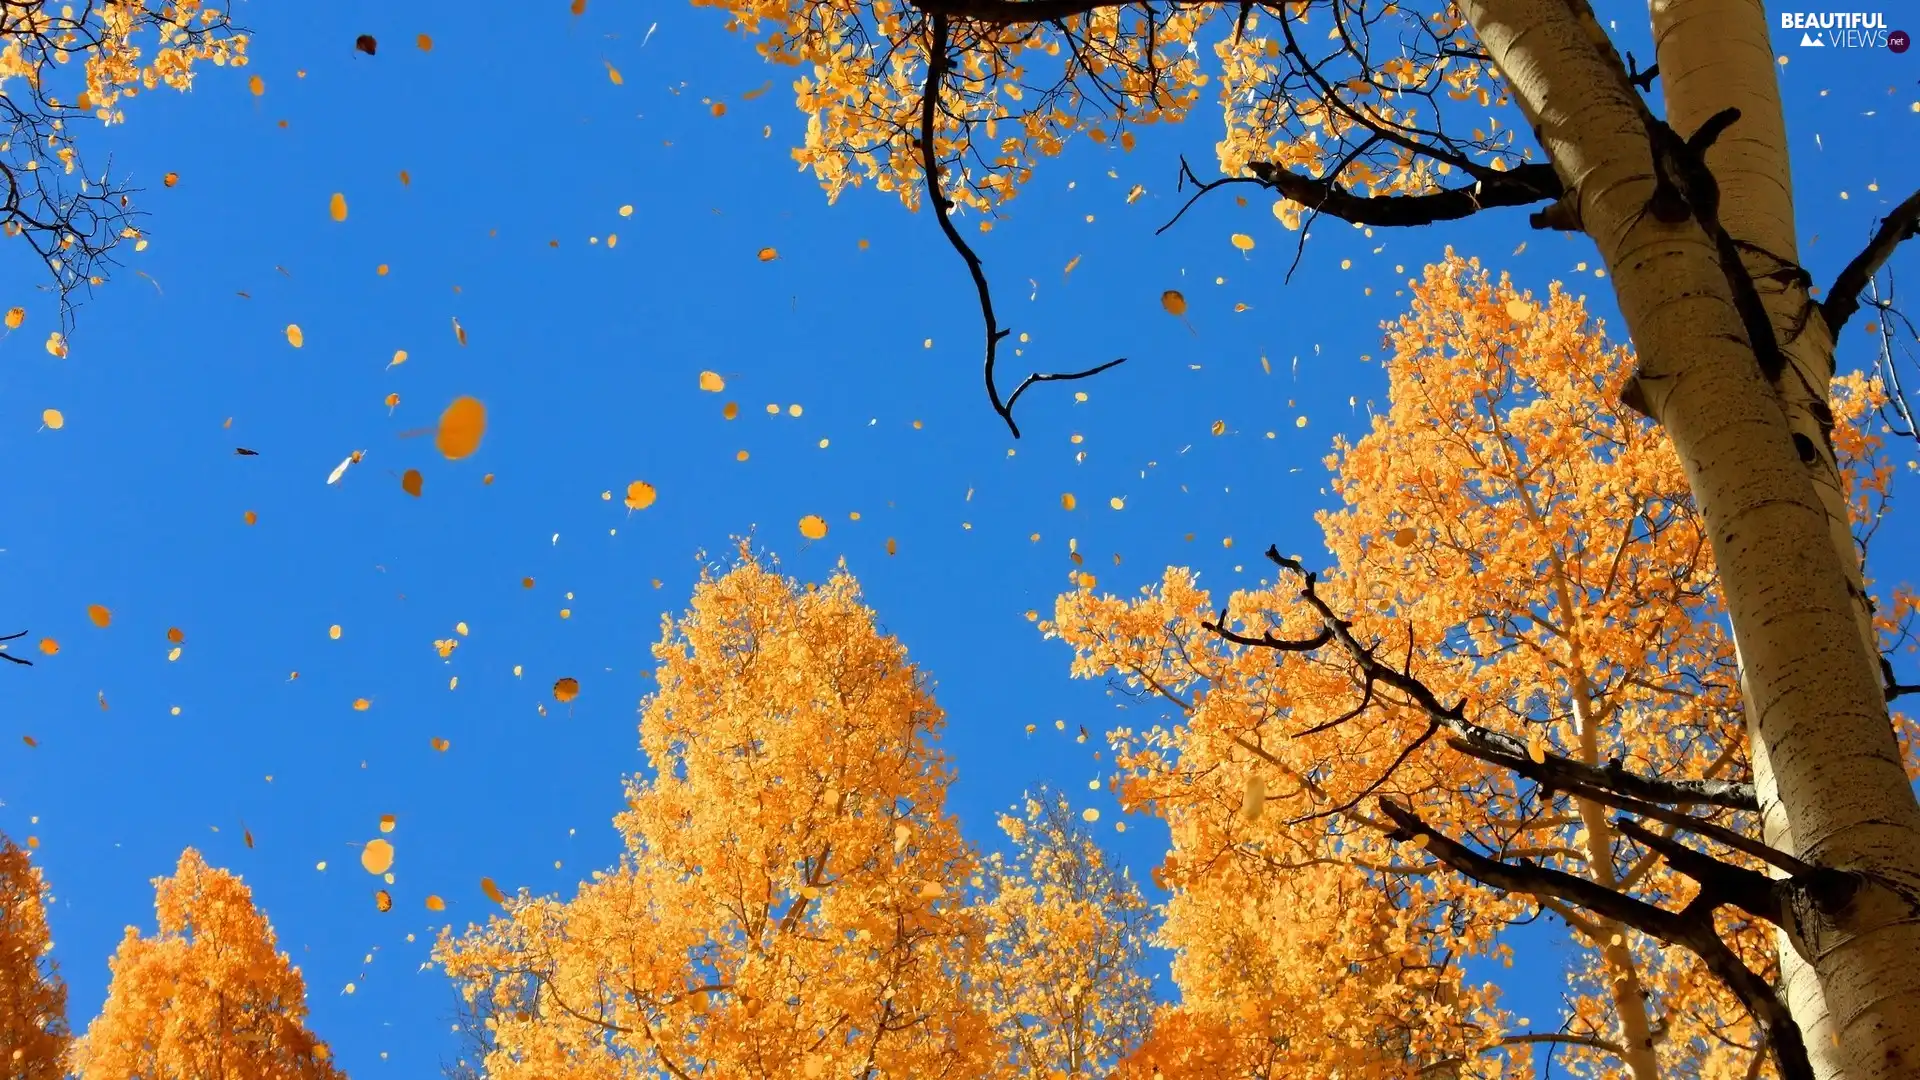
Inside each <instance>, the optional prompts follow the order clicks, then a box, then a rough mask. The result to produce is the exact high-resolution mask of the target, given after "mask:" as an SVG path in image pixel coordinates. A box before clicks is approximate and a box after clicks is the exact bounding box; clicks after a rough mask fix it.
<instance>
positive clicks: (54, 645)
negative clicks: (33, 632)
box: [40, 637, 60, 656]
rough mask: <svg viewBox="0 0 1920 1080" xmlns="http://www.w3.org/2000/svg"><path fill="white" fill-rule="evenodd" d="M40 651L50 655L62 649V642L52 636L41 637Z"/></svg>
mask: <svg viewBox="0 0 1920 1080" xmlns="http://www.w3.org/2000/svg"><path fill="white" fill-rule="evenodd" d="M40 651H41V652H42V653H44V654H46V655H48V656H52V655H53V654H55V653H57V652H59V651H60V643H59V642H57V641H55V640H53V639H52V638H50V637H43V638H41V639H40Z"/></svg>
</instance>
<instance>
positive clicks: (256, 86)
mask: <svg viewBox="0 0 1920 1080" xmlns="http://www.w3.org/2000/svg"><path fill="white" fill-rule="evenodd" d="M247 89H249V90H251V91H253V96H254V97H259V96H260V95H261V94H264V93H266V92H267V80H265V79H263V78H261V77H260V76H258V75H255V76H254V77H253V78H251V79H248V80H247Z"/></svg>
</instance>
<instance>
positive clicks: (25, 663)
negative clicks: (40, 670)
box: [0, 630, 33, 667]
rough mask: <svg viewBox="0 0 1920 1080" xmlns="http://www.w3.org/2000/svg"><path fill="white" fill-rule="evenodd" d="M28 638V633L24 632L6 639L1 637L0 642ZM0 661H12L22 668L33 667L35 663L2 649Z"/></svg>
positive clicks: (8, 636)
mask: <svg viewBox="0 0 1920 1080" xmlns="http://www.w3.org/2000/svg"><path fill="white" fill-rule="evenodd" d="M26 636H27V632H26V631H25V630H22V631H20V632H19V633H17V634H8V635H7V636H5V637H0V641H18V640H20V639H21V638H23V637H26ZM0 660H8V661H12V662H13V663H16V664H19V665H20V666H22V667H32V666H33V661H31V660H29V659H27V658H26V657H24V656H15V655H13V654H12V653H10V652H8V651H7V650H6V649H4V648H0Z"/></svg>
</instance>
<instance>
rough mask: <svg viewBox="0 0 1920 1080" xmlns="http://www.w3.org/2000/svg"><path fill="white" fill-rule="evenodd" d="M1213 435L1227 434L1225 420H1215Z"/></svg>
mask: <svg viewBox="0 0 1920 1080" xmlns="http://www.w3.org/2000/svg"><path fill="white" fill-rule="evenodd" d="M1213 433H1214V434H1215V435H1225V434H1226V433H1227V422H1226V421H1225V420H1215V421H1214V422H1213Z"/></svg>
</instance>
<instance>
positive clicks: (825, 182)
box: [693, 0, 1523, 227]
mask: <svg viewBox="0 0 1920 1080" xmlns="http://www.w3.org/2000/svg"><path fill="white" fill-rule="evenodd" d="M693 2H694V4H695V6H697V7H714V8H720V9H722V10H723V11H725V12H726V13H727V14H728V15H729V16H730V18H729V20H728V23H727V26H728V27H729V28H730V29H732V30H735V31H737V32H739V33H740V34H742V35H744V36H746V37H749V38H751V39H753V40H754V42H755V44H756V47H757V48H758V50H759V52H760V54H761V55H762V56H764V57H766V58H767V60H769V61H770V62H772V63H775V64H779V65H782V66H786V67H793V68H797V69H799V70H798V78H796V79H795V80H794V82H793V84H792V85H793V91H794V100H795V103H796V104H797V105H798V107H799V109H800V111H801V112H803V113H805V114H806V116H807V133H806V139H805V142H804V143H803V144H802V145H801V146H800V147H798V148H797V149H795V150H794V152H793V156H794V159H795V160H796V161H798V162H800V163H801V164H802V165H804V166H809V167H811V168H812V169H813V171H814V174H815V175H816V176H818V177H819V178H820V181H821V184H822V186H823V187H824V188H825V189H826V191H827V194H828V197H829V198H837V197H838V196H839V195H840V194H841V193H842V192H843V191H845V190H846V189H847V188H849V187H858V186H860V185H861V184H863V183H866V182H869V181H871V182H872V183H873V185H874V186H875V187H877V188H879V189H880V190H882V191H891V192H895V193H896V194H897V195H898V196H899V197H900V199H901V200H902V201H903V202H904V203H905V204H906V205H907V206H908V207H909V208H912V207H917V206H918V205H919V203H920V200H921V198H922V191H921V185H922V184H923V183H924V175H925V172H924V163H923V161H922V155H921V152H920V150H919V147H918V139H919V138H920V134H921V129H922V128H921V126H922V121H923V111H922V102H923V100H924V96H925V92H926V85H927V70H928V61H929V58H930V57H934V56H941V55H942V54H944V61H943V62H944V68H943V70H944V71H945V72H946V73H947V74H946V76H945V77H944V78H943V79H942V80H941V86H940V89H939V95H938V104H939V108H938V109H937V110H935V116H934V121H935V125H934V152H935V156H936V160H937V161H938V162H939V163H940V165H941V170H942V188H943V191H944V193H945V195H946V197H947V198H948V199H950V200H951V201H953V202H954V203H955V204H957V205H959V206H964V207H968V208H971V209H974V210H979V211H989V212H990V211H991V210H993V209H994V208H995V207H997V206H999V205H1000V204H1001V203H1004V202H1005V201H1007V200H1008V199H1010V198H1012V197H1013V196H1014V194H1015V193H1016V192H1017V190H1018V188H1019V186H1020V185H1021V184H1023V183H1025V182H1026V181H1027V180H1028V179H1029V178H1030V177H1031V176H1032V173H1033V169H1034V166H1035V164H1036V163H1037V162H1038V161H1039V160H1040V159H1042V158H1046V157H1052V156H1055V155H1057V154H1059V153H1060V152H1061V151H1062V150H1063V149H1064V148H1065V146H1066V144H1067V142H1068V141H1069V140H1070V139H1071V138H1073V137H1074V136H1076V135H1077V136H1080V137H1083V138H1086V139H1088V140H1090V141H1092V142H1095V143H1103V144H1104V143H1107V142H1109V141H1112V142H1115V143H1118V144H1119V145H1120V147H1121V148H1122V149H1125V150H1131V149H1133V146H1134V133H1133V129H1134V128H1135V127H1137V126H1140V125H1144V124H1154V123H1177V122H1180V121H1183V120H1185V119H1186V118H1187V117H1188V115H1189V114H1190V113H1191V112H1192V111H1193V110H1194V108H1195V107H1196V106H1198V105H1199V104H1200V102H1201V97H1202V95H1203V93H1205V92H1208V91H1211V93H1212V94H1213V95H1214V99H1215V100H1216V101H1217V102H1218V103H1219V107H1220V109H1221V113H1222V118H1223V132H1222V136H1221V139H1220V141H1219V143H1218V144H1217V147H1216V150H1217V152H1218V156H1219V161H1220V166H1221V169H1222V171H1223V172H1225V173H1227V174H1228V175H1245V174H1246V173H1247V171H1248V166H1249V165H1250V164H1252V163H1256V162H1258V163H1273V164H1276V165H1280V166H1283V167H1287V168H1292V169H1297V170H1300V171H1302V172H1306V173H1312V174H1317V173H1318V172H1319V171H1320V170H1321V169H1322V168H1326V167H1329V166H1332V165H1334V164H1336V163H1337V164H1339V166H1340V171H1339V174H1338V176H1337V177H1334V178H1332V179H1336V180H1337V181H1338V183H1339V185H1340V186H1341V187H1343V188H1345V189H1347V190H1351V191H1353V192H1356V193H1360V194H1374V195H1382V194H1390V193H1418V192H1424V191H1428V190H1431V189H1433V188H1435V187H1437V186H1439V178H1440V177H1441V176H1443V175H1444V174H1446V173H1448V172H1450V171H1451V169H1452V168H1453V166H1451V165H1449V164H1447V163H1444V162H1443V163H1439V164H1436V163H1435V162H1433V161H1431V160H1428V159H1426V158H1425V157H1419V156H1416V155H1415V154H1414V152H1413V151H1411V150H1409V149H1406V148H1405V145H1402V144H1405V143H1407V142H1408V141H1409V140H1398V141H1397V143H1396V144H1394V145H1383V144H1382V142H1381V140H1378V139H1374V140H1369V139H1368V138H1367V136H1368V135H1370V134H1371V133H1372V131H1374V130H1375V129H1383V128H1384V129H1393V128H1404V129H1405V130H1406V131H1408V132H1409V133H1412V132H1415V131H1418V130H1420V129H1422V128H1424V127H1427V126H1430V124H1431V117H1432V115H1433V111H1434V103H1435V101H1436V100H1439V99H1440V98H1442V97H1445V98H1447V99H1451V100H1454V101H1461V102H1471V103H1472V104H1471V105H1468V106H1464V107H1467V108H1475V107H1477V108H1478V110H1480V112H1481V115H1480V118H1479V123H1480V124H1481V125H1482V127H1483V128H1484V130H1481V131H1476V132H1475V138H1474V139H1473V140H1471V141H1468V140H1466V139H1465V138H1464V137H1462V138H1461V139H1460V140H1459V142H1458V143H1457V145H1456V150H1457V153H1456V154H1455V155H1454V156H1455V157H1457V158H1458V159H1459V160H1462V161H1472V162H1474V163H1475V165H1476V167H1478V166H1485V167H1488V168H1492V169H1494V170H1496V171H1499V170H1504V169H1507V168H1510V167H1512V166H1513V165H1515V164H1518V163H1520V162H1521V161H1522V160H1523V156H1522V155H1521V154H1520V153H1518V152H1516V151H1515V150H1514V149H1513V146H1512V142H1511V133H1510V132H1507V131H1502V130H1501V128H1500V124H1499V123H1498V122H1496V121H1495V120H1494V119H1492V117H1493V115H1494V113H1493V111H1492V110H1494V109H1496V108H1498V107H1500V106H1504V105H1505V104H1506V102H1505V99H1504V97H1503V91H1502V88H1501V86H1500V85H1499V83H1498V81H1497V80H1496V79H1494V78H1493V77H1491V76H1490V75H1489V74H1488V73H1487V69H1486V68H1484V67H1483V66H1482V65H1479V64H1473V63H1465V64H1462V63H1457V62H1454V60H1453V59H1452V58H1449V57H1448V56H1447V55H1446V53H1447V52H1449V51H1451V52H1454V53H1458V52H1459V51H1460V50H1462V49H1465V48H1467V47H1469V45H1470V41H1469V38H1468V34H1469V31H1468V30H1467V28H1466V24H1465V20H1464V18H1463V17H1462V15H1461V13H1460V11H1459V10H1458V9H1457V8H1454V7H1447V8H1446V9H1445V10H1444V11H1439V12H1433V13H1431V14H1429V12H1428V11H1426V10H1424V9H1406V10H1402V9H1401V8H1399V7H1398V6H1395V5H1391V4H1390V5H1387V6H1386V7H1385V9H1384V10H1383V11H1373V10H1370V11H1368V12H1367V13H1366V16H1365V18H1364V19H1363V20H1362V21H1364V23H1365V25H1366V32H1365V33H1357V32H1352V31H1347V32H1343V33H1341V34H1339V35H1335V34H1333V33H1332V28H1333V25H1334V22H1335V21H1336V20H1337V19H1338V18H1339V16H1338V15H1336V14H1333V13H1331V12H1329V11H1328V10H1327V9H1326V8H1325V7H1324V6H1323V5H1318V4H1312V3H1308V2H1305V0H1303V2H1302V3H1299V4H1297V5H1289V6H1288V8H1289V10H1288V23H1289V27H1288V28H1286V29H1284V30H1283V29H1282V28H1281V26H1280V25H1279V23H1278V22H1277V21H1275V20H1273V19H1271V18H1269V17H1268V16H1266V15H1263V14H1258V13H1255V14H1248V13H1246V12H1243V11H1242V9H1241V8H1240V7H1239V6H1237V5H1234V4H1197V5H1151V6H1149V5H1141V6H1132V5H1109V6H1098V5H1092V7H1093V10H1091V11H1088V12H1085V13H1082V14H1068V15H1065V16H1064V17H1061V18H1052V17H1050V16H1049V17H1047V18H1044V19H1034V20H1033V21H1017V20H1016V21H1009V22H1007V24H1006V25H996V23H995V20H997V19H1001V18H1006V19H1012V15H1011V14H1008V12H1013V11H1017V9H1018V7H1019V5H1018V4H1017V3H1015V4H1002V3H985V4H979V5H971V6H972V7H974V8H977V9H978V10H979V11H980V13H981V16H982V17H979V18H969V17H964V16H954V17H952V18H951V19H950V20H949V23H950V25H949V26H948V28H947V32H946V35H945V41H944V45H945V47H944V48H942V49H939V50H938V52H936V45H938V44H939V43H940V39H939V38H938V37H936V31H935V27H934V24H935V20H934V19H932V18H930V17H929V16H928V15H927V13H926V12H924V11H923V10H921V9H920V8H919V7H917V6H915V5H910V4H905V3H900V2H898V0H693ZM1347 17H1348V18H1349V19H1353V18H1356V17H1357V16H1354V15H1352V14H1348V16H1347ZM1243 18H1244V19H1245V20H1246V22H1245V25H1244V27H1241V26H1239V25H1238V22H1239V20H1240V19H1243ZM1317 22H1324V23H1325V24H1326V25H1327V26H1328V28H1329V29H1328V33H1327V35H1325V36H1329V37H1336V36H1337V37H1339V38H1340V39H1341V40H1342V41H1343V42H1344V44H1345V49H1344V50H1343V49H1342V48H1340V47H1339V46H1334V47H1331V48H1328V47H1324V46H1323V45H1322V44H1308V45H1306V48H1307V49H1308V50H1309V51H1312V52H1313V53H1314V56H1315V60H1316V67H1317V73H1316V75H1315V77H1314V78H1313V79H1311V80H1304V79H1302V78H1301V77H1300V76H1299V75H1298V74H1297V73H1296V72H1295V71H1293V70H1292V67H1291V65H1290V63H1289V54H1288V52H1287V50H1288V48H1289V43H1290V42H1291V41H1293V40H1294V37H1295V36H1296V35H1301V36H1304V37H1305V38H1307V39H1313V38H1318V37H1321V36H1322V35H1320V34H1319V33H1317V32H1316V31H1317V30H1318V26H1317V25H1315V24H1316V23H1317ZM1242 31H1244V32H1242ZM1373 41H1379V42H1382V43H1385V42H1395V44H1394V45H1393V46H1391V47H1387V46H1384V45H1383V49H1382V50H1380V51H1381V52H1382V53H1383V55H1380V56H1371V55H1369V51H1370V48H1371V43H1372V42H1373ZM1410 44H1411V46H1412V48H1411V49H1409V48H1408V47H1407V46H1408V45H1410ZM1459 119H1461V120H1463V121H1464V120H1466V119H1467V118H1465V117H1462V118H1459ZM1467 126H1469V127H1471V126H1472V124H1471V123H1468V124H1467ZM1355 144H1364V145H1359V147H1358V150H1357V151H1356V152H1354V153H1351V154H1348V153H1345V152H1344V151H1345V150H1346V149H1352V148H1353V146H1354V145H1355ZM1275 213H1276V214H1278V215H1280V217H1281V219H1282V220H1283V221H1284V222H1286V223H1287V225H1288V226H1289V227H1297V225H1298V223H1299V206H1298V204H1296V203H1290V202H1286V201H1285V200H1282V201H1281V202H1279V203H1276V204H1275Z"/></svg>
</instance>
